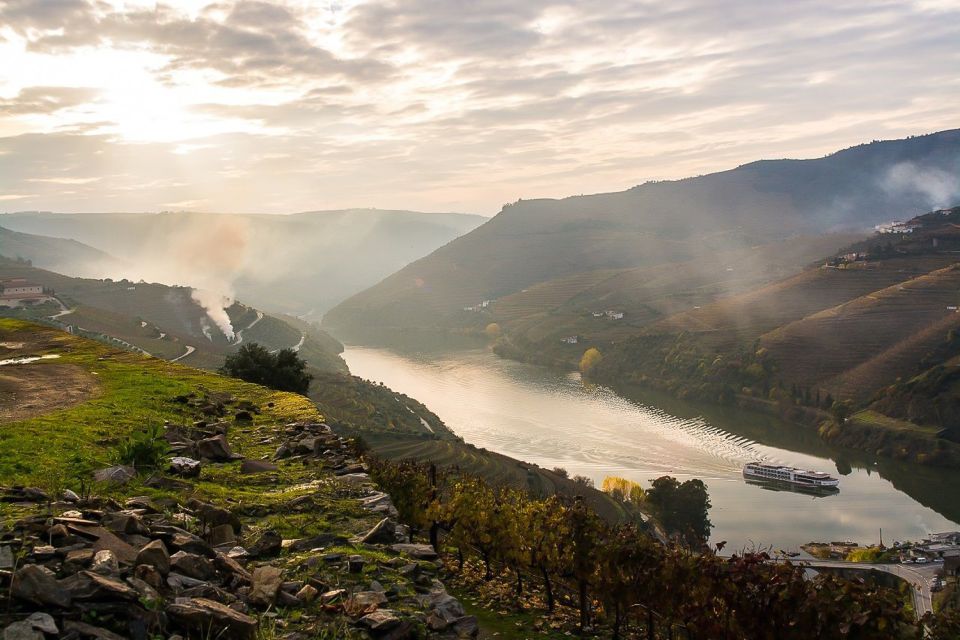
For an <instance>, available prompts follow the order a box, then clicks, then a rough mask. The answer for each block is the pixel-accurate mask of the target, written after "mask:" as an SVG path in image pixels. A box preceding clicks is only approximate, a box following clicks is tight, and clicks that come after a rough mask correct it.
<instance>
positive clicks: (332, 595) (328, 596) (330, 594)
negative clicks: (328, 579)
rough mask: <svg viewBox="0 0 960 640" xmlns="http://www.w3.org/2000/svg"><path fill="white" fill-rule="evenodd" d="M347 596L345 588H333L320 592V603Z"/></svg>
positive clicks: (327, 602)
mask: <svg viewBox="0 0 960 640" xmlns="http://www.w3.org/2000/svg"><path fill="white" fill-rule="evenodd" d="M346 596H347V590H346V589H333V590H332V591H327V592H326V593H321V594H320V603H321V604H329V603H331V602H333V601H335V600H341V599H343V598H345V597H346Z"/></svg>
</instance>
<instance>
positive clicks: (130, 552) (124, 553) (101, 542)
mask: <svg viewBox="0 0 960 640" xmlns="http://www.w3.org/2000/svg"><path fill="white" fill-rule="evenodd" d="M67 529H69V530H70V531H71V532H72V533H75V534H77V535H80V536H82V537H84V538H87V539H93V540H95V542H94V543H93V550H94V551H100V550H102V549H109V550H110V551H113V555H115V556H117V560H118V561H119V562H120V563H121V564H132V563H133V561H134V560H136V559H137V550H136V549H134V548H133V547H132V546H130V545H129V544H127V543H126V542H124V541H123V540H121V539H120V538H118V537H117V536H116V535H114V534H113V533H111V532H110V531H108V530H107V529H105V528H103V527H99V526H86V525H71V524H68V525H67Z"/></svg>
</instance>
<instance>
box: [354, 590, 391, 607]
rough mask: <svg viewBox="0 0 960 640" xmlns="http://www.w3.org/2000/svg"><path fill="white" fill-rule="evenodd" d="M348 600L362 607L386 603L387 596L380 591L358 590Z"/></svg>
mask: <svg viewBox="0 0 960 640" xmlns="http://www.w3.org/2000/svg"><path fill="white" fill-rule="evenodd" d="M350 600H351V601H352V602H353V604H355V605H357V607H359V608H362V609H366V608H367V607H379V606H380V605H381V604H387V596H386V595H385V594H384V593H383V592H382V591H358V592H356V593H355V594H353V595H352V596H351V597H350Z"/></svg>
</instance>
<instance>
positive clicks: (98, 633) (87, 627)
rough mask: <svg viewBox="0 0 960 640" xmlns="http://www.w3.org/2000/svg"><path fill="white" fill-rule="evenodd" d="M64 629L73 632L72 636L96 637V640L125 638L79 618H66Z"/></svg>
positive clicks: (122, 639)
mask: <svg viewBox="0 0 960 640" xmlns="http://www.w3.org/2000/svg"><path fill="white" fill-rule="evenodd" d="M63 629H64V631H66V632H67V633H69V634H71V637H74V638H75V637H82V638H95V640H124V637H123V636H121V635H117V634H116V633H114V632H113V631H110V630H109V629H104V628H103V627H95V626H93V625H92V624H87V623H86V622H80V621H79V620H64V622H63Z"/></svg>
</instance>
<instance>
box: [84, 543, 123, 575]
mask: <svg viewBox="0 0 960 640" xmlns="http://www.w3.org/2000/svg"><path fill="white" fill-rule="evenodd" d="M90 570H91V571H93V572H94V573H99V574H100V575H104V576H115V575H117V574H119V573H120V564H119V563H118V562H117V556H115V555H113V551H110V550H109V549H103V550H101V551H97V552H96V553H95V554H94V555H93V560H91V562H90Z"/></svg>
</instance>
